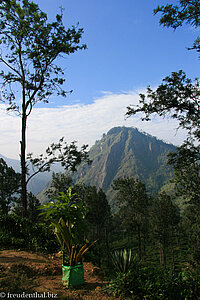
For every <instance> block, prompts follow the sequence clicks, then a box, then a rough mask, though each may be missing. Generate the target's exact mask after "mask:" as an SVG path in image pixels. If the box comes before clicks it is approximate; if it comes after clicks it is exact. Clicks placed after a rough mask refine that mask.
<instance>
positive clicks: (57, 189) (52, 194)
mask: <svg viewBox="0 0 200 300" xmlns="http://www.w3.org/2000/svg"><path fill="white" fill-rule="evenodd" d="M72 183H73V180H72V178H71V177H70V176H69V175H68V174H65V173H54V172H53V174H52V179H51V184H50V187H49V188H48V190H47V191H46V193H45V194H46V196H47V197H48V198H49V199H55V198H57V197H58V196H59V193H65V194H66V193H67V191H68V189H69V188H70V187H71V186H72Z"/></svg>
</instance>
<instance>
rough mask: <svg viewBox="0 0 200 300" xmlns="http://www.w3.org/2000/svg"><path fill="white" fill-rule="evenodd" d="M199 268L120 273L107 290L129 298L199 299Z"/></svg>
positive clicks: (159, 299)
mask: <svg viewBox="0 0 200 300" xmlns="http://www.w3.org/2000/svg"><path fill="white" fill-rule="evenodd" d="M199 283H200V272H199V270H196V271H194V270H190V269H186V270H184V271H181V272H177V273H170V272H168V271H165V272H158V271H156V270H150V269H142V270H140V272H139V274H138V273H135V272H128V273H127V274H123V273H118V274H117V276H116V278H115V279H114V280H112V281H111V282H110V284H109V285H108V286H107V288H106V291H107V292H108V293H109V294H111V295H114V296H118V297H119V296H120V297H123V298H126V297H127V298H128V299H141V300H142V299H158V300H172V299H173V300H185V299H191V300H193V299H199V296H200V288H199Z"/></svg>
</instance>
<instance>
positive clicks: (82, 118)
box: [0, 92, 186, 158]
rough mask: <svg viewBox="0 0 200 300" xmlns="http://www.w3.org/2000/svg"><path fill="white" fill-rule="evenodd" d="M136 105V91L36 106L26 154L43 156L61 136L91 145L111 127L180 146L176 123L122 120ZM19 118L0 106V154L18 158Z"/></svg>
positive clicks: (181, 140) (28, 131)
mask: <svg viewBox="0 0 200 300" xmlns="http://www.w3.org/2000/svg"><path fill="white" fill-rule="evenodd" d="M137 103H138V94H137V93H135V92H128V93H121V94H113V93H109V92H106V93H104V94H103V95H102V97H100V98H98V99H95V100H94V101H93V102H92V103H90V104H75V105H69V106H67V105H66V106H60V107H56V108H48V105H46V107H43V108H37V107H35V108H34V109H33V111H32V113H31V115H30V116H29V118H28V128H27V152H33V153H34V154H41V153H44V151H45V149H46V148H47V146H48V145H49V144H50V143H52V142H57V141H58V140H59V138H61V137H62V136H64V137H65V140H66V141H68V142H69V143H70V142H71V141H74V140H76V141H78V145H80V146H81V145H82V144H89V146H92V145H93V144H94V143H95V141H96V140H98V139H100V138H101V137H102V134H103V133H107V131H108V130H110V129H111V128H112V127H114V126H127V127H137V128H138V129H140V130H143V131H145V132H147V133H149V134H151V135H153V136H156V137H157V138H159V139H162V140H164V141H165V142H167V143H172V144H175V145H180V144H181V143H182V142H183V140H184V139H185V136H186V133H185V132H184V131H183V130H179V131H178V132H177V130H176V128H177V127H178V123H177V122H176V120H167V119H162V118H159V117H156V118H154V119H153V120H152V121H150V122H142V121H141V120H140V116H139V115H136V116H134V117H130V118H128V119H126V118H125V113H126V107H127V106H129V105H130V104H137ZM20 122H21V119H20V118H19V117H17V116H15V115H13V114H8V113H7V112H6V105H5V104H0V133H1V139H0V154H2V155H4V156H7V157H9V158H19V148H20V145H19V140H20Z"/></svg>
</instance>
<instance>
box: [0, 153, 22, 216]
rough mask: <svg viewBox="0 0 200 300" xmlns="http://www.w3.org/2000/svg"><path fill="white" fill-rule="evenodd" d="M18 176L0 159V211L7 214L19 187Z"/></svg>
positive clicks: (19, 177)
mask: <svg viewBox="0 0 200 300" xmlns="http://www.w3.org/2000/svg"><path fill="white" fill-rule="evenodd" d="M20 179H21V176H20V174H18V173H16V172H15V171H14V170H13V168H11V167H8V166H7V164H6V162H5V161H4V160H3V159H2V158H0V210H2V211H3V213H5V214H7V213H8V212H9V210H10V208H11V206H12V205H13V204H14V203H15V202H16V200H17V194H18V193H19V187H20Z"/></svg>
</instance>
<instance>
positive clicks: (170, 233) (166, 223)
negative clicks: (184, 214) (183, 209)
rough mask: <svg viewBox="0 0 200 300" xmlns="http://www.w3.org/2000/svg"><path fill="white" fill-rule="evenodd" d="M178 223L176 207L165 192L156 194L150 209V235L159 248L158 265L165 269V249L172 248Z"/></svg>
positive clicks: (178, 213) (178, 216)
mask: <svg viewBox="0 0 200 300" xmlns="http://www.w3.org/2000/svg"><path fill="white" fill-rule="evenodd" d="M179 222H180V212H179V209H178V207H177V206H176V205H175V204H174V203H173V202H172V199H171V197H170V196H168V195H167V194H166V193H165V192H162V193H160V194H158V196H157V198H156V199H155V200H154V203H153V205H152V208H151V228H152V235H153V236H154V238H155V240H157V241H158V245H159V246H160V264H161V265H163V266H164V267H165V268H166V252H167V247H168V246H169V245H171V246H172V247H173V239H174V237H175V232H176V229H177V226H178V223H179Z"/></svg>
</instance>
